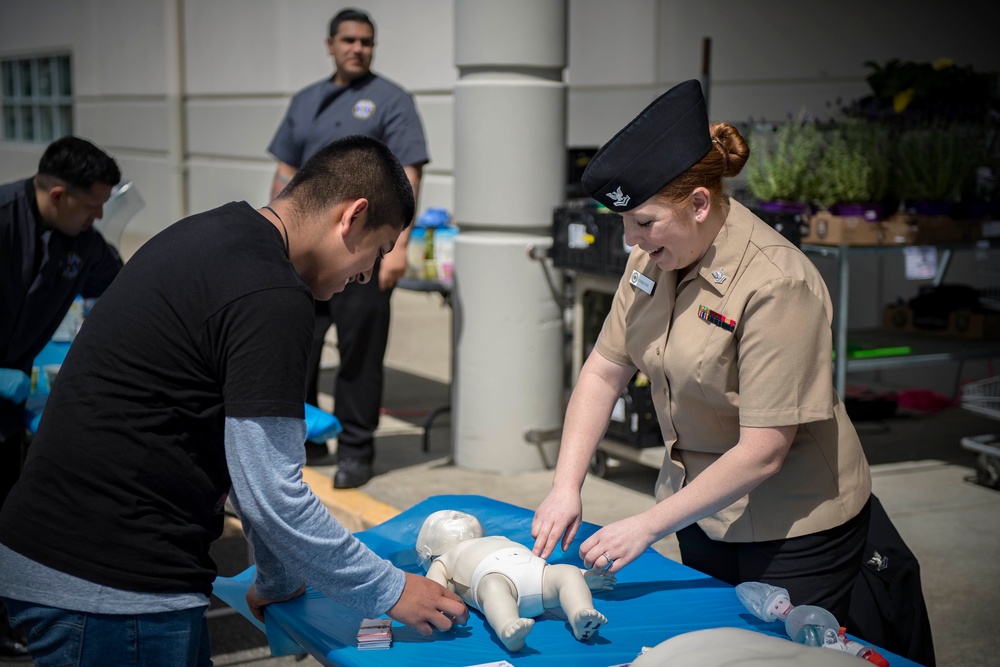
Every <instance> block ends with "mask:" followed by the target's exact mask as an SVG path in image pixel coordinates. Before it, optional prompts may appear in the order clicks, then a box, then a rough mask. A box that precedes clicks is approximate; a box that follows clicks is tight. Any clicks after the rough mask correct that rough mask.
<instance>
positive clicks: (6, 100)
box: [0, 54, 73, 144]
mask: <svg viewBox="0 0 1000 667" xmlns="http://www.w3.org/2000/svg"><path fill="white" fill-rule="evenodd" d="M0 68H2V71H0V76H2V80H3V81H2V89H0V91H2V100H3V138H4V141H23V142H28V143H36V144H47V143H49V142H51V141H52V140H54V139H58V138H59V137H64V136H66V135H67V134H73V76H72V70H71V66H70V57H69V56H68V55H63V54H48V55H41V56H30V57H21V58H4V59H2V60H0Z"/></svg>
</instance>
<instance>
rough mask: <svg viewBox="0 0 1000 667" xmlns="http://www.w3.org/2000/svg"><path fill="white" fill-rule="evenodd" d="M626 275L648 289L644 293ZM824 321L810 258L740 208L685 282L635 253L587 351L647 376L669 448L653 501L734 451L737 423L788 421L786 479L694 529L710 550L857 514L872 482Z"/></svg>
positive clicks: (827, 304) (813, 528)
mask: <svg viewBox="0 0 1000 667" xmlns="http://www.w3.org/2000/svg"><path fill="white" fill-rule="evenodd" d="M633 271H638V272H639V274H640V275H643V276H646V277H647V278H649V279H650V280H652V281H653V283H654V284H655V287H654V289H653V293H652V294H651V295H650V294H647V293H646V292H645V291H643V290H642V289H640V288H639V287H638V286H635V285H633V284H632V281H631V280H630V278H631V276H632V273H633ZM832 312H833V308H832V304H831V301H830V295H829V292H828V290H827V288H826V284H825V283H824V282H823V278H822V276H820V274H819V272H818V271H817V270H816V267H815V266H814V265H813V264H812V262H811V261H809V259H808V258H807V257H806V256H805V255H803V254H802V252H801V251H800V250H799V249H798V248H796V247H795V246H794V245H792V244H791V243H789V242H788V241H787V240H786V239H785V238H784V237H782V236H781V235H780V234H778V233H777V232H775V231H774V230H773V229H771V228H770V227H769V226H767V224H765V223H764V222H763V221H761V220H760V219H759V218H757V217H756V216H755V215H753V214H752V213H751V212H750V211H749V210H748V209H747V208H746V207H744V206H743V205H741V204H740V203H738V202H736V201H733V202H731V206H730V212H729V215H728V217H727V219H726V222H725V225H724V226H723V227H722V229H721V230H720V232H719V234H718V236H717V237H716V239H715V242H714V243H713V244H712V246H711V248H709V250H708V252H707V253H706V254H705V256H704V257H703V258H702V259H701V261H700V262H699V263H698V264H697V265H696V266H694V267H692V269H691V270H690V271H689V272H688V273H687V275H686V276H685V277H684V278H683V279H682V280H681V281H680V284H677V272H675V271H670V272H665V271H662V270H661V269H660V268H659V267H657V266H656V264H655V263H654V262H653V261H652V260H650V258H649V255H648V254H647V253H645V252H643V251H641V250H640V249H638V248H636V249H635V250H633V251H632V253H631V257H630V258H629V262H628V266H627V268H626V270H625V274H624V275H623V277H622V281H621V283H620V284H619V286H618V290H617V292H616V294H615V298H614V302H613V305H612V309H611V312H610V313H609V314H608V317H607V319H606V320H605V323H604V328H603V329H602V331H601V334H600V336H599V338H598V340H597V344H596V350H597V351H598V352H599V353H600V354H601V355H602V356H604V357H605V358H607V359H608V360H610V361H613V362H615V363H619V364H623V365H634V366H636V367H637V368H638V369H639V370H641V371H642V372H643V373H644V374H646V375H647V376H649V379H650V387H651V390H652V396H653V402H654V405H655V407H656V411H657V417H658V419H659V423H660V429H661V431H662V434H663V441H664V445H666V456H665V457H664V462H663V466H662V468H661V469H660V475H659V478H658V479H657V482H656V498H657V500H662V499H664V498H666V497H667V496H669V495H670V494H671V493H673V492H675V491H677V490H679V489H680V488H681V487H683V486H684V484H686V483H687V482H689V481H690V480H692V479H694V478H695V477H697V476H698V475H699V474H700V473H701V472H702V471H703V470H705V469H706V468H707V467H708V466H709V465H711V464H712V463H713V462H714V461H715V460H717V459H718V458H719V457H720V456H721V455H722V454H724V453H725V452H726V451H728V450H729V449H731V448H732V447H734V446H735V445H736V444H737V442H738V441H739V438H740V426H748V427H769V426H788V425H793V424H797V425H798V426H799V428H798V430H797V432H796V435H795V440H794V442H793V443H792V446H791V448H790V450H789V452H788V455H787V456H786V457H785V461H784V463H783V465H782V468H781V470H780V471H779V472H778V473H777V474H775V475H773V476H772V477H770V478H769V479H767V480H765V481H764V482H762V483H761V484H760V485H759V486H758V487H757V488H755V489H754V490H753V491H751V492H750V493H749V494H748V495H747V496H745V497H744V498H742V499H740V500H739V501H737V502H735V503H734V504H732V505H731V506H729V507H727V508H726V509H724V510H722V511H720V512H717V513H716V514H714V515H711V516H709V517H706V518H704V519H702V520H701V521H699V522H698V524H699V526H701V528H702V529H703V530H704V531H705V532H706V533H707V534H708V535H709V536H710V537H712V538H713V539H716V540H722V541H726V542H760V541H766V540H774V539H784V538H788V537H798V536H801V535H808V534H811V533H815V532H818V531H821V530H826V529H828V528H833V527H835V526H839V525H841V524H843V523H844V522H846V521H848V520H849V519H851V518H853V517H854V516H855V515H857V513H858V512H859V511H860V510H861V508H862V506H863V505H864V504H865V502H867V500H868V496H869V494H870V492H871V475H870V472H869V469H868V462H867V460H866V459H865V455H864V452H863V451H862V449H861V443H860V441H859V440H858V436H857V433H856V432H855V430H854V426H853V425H852V424H851V421H850V419H848V417H847V413H846V411H845V410H844V406H843V404H842V403H841V402H840V400H839V398H838V397H837V395H836V392H835V391H834V389H833V377H832V373H833V368H832V366H833V365H832V362H831V353H832V349H833V345H832V332H831V326H830V325H831V321H832Z"/></svg>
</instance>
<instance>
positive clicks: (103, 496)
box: [0, 202, 313, 593]
mask: <svg viewBox="0 0 1000 667" xmlns="http://www.w3.org/2000/svg"><path fill="white" fill-rule="evenodd" d="M312 329H313V297H312V293H311V292H310V291H309V289H308V288H307V287H306V285H305V283H304V282H303V281H302V279H301V278H300V277H299V276H298V274H296V273H295V270H294V268H293V267H292V264H291V262H290V261H289V259H288V257H287V254H286V250H285V246H284V239H283V237H282V235H281V233H280V232H279V231H278V230H277V229H275V227H274V226H273V225H272V224H271V223H270V222H268V221H267V220H266V219H265V218H264V217H263V216H261V215H260V214H258V213H257V212H256V211H254V210H253V208H252V207H250V205H248V204H247V203H245V202H240V203H230V204H227V205H225V206H222V207H220V208H218V209H215V210H213V211H209V212H207V213H202V214H199V215H195V216H192V217H190V218H187V219H185V220H181V221H180V222H178V223H176V224H174V225H172V226H171V227H169V228H167V229H166V230H164V231H163V232H162V233H160V234H158V235H157V236H155V237H154V238H153V239H151V240H150V241H149V242H147V243H146V244H145V245H144V246H143V247H142V248H140V250H139V251H138V252H137V253H136V254H135V256H134V257H133V258H132V259H131V260H130V261H129V262H128V264H126V266H125V268H124V269H123V270H122V272H121V274H120V275H119V278H118V280H116V281H115V282H114V284H113V285H112V286H111V288H110V289H108V291H107V292H106V293H105V294H104V296H103V297H102V298H101V300H100V301H99V302H98V303H97V305H96V306H95V307H94V310H93V311H92V312H91V314H90V316H89V317H88V318H87V321H86V322H85V324H84V326H83V328H82V329H81V331H80V333H79V335H78V336H77V338H76V340H75V341H74V343H73V346H72V347H71V348H70V351H69V354H68V355H67V357H66V360H65V363H64V364H63V366H62V369H61V370H60V373H59V378H58V380H57V381H56V383H55V386H54V388H53V391H52V395H51V396H50V398H49V401H48V403H47V405H46V407H45V411H44V414H43V417H42V421H41V424H40V426H39V429H38V433H37V435H36V436H35V438H34V441H33V442H32V445H31V448H30V451H29V455H28V460H27V462H26V465H25V468H24V472H23V473H22V475H21V481H20V483H19V484H18V485H17V486H16V487H15V489H14V491H13V493H12V494H11V495H10V497H9V498H8V500H7V502H6V503H5V504H4V507H3V511H2V513H0V542H2V543H3V544H5V545H7V546H8V547H10V548H11V549H13V550H15V551H17V552H19V553H21V554H23V555H24V556H27V557H28V558H31V559H33V560H35V561H37V562H39V563H42V564H43V565H47V566H49V567H52V568H54V569H57V570H60V571H62V572H66V573H68V574H71V575H74V576H77V577H81V578H83V579H86V580H88V581H92V582H96V583H99V584H104V585H107V586H111V587H114V588H119V589H123V590H134V591H148V592H191V591H199V592H204V593H208V592H210V591H211V582H212V580H213V579H214V578H215V574H216V569H215V565H214V563H213V562H212V560H211V559H210V558H209V555H208V549H209V545H210V544H211V542H212V541H213V540H214V539H216V538H217V537H218V536H219V535H220V534H221V530H222V519H223V505H224V502H225V498H226V495H227V493H228V491H229V487H230V479H229V472H228V469H227V466H226V458H225V447H224V429H225V418H226V417H227V416H228V417H267V416H281V417H292V418H299V419H301V418H303V401H304V397H305V369H306V359H307V357H308V354H309V348H310V346H311V344H312Z"/></svg>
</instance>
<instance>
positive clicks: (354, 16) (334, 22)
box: [330, 7, 375, 37]
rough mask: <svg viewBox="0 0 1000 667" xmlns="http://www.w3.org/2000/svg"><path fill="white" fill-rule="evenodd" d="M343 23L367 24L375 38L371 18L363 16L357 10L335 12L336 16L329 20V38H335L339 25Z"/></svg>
mask: <svg viewBox="0 0 1000 667" xmlns="http://www.w3.org/2000/svg"><path fill="white" fill-rule="evenodd" d="M344 21H357V22H358V23H367V24H368V25H370V26H371V27H372V37H374V36H375V24H374V23H373V22H372V20H371V17H369V16H368V14H365V13H364V12H363V11H361V10H359V9H351V8H350V7H348V8H347V9H341V10H340V11H339V12H337V15H336V16H334V17H333V18H332V19H330V37H336V36H337V31H338V30H340V24H341V23H343V22H344Z"/></svg>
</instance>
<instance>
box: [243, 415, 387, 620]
mask: <svg viewBox="0 0 1000 667" xmlns="http://www.w3.org/2000/svg"><path fill="white" fill-rule="evenodd" d="M305 436H306V427H305V422H304V421H302V420H299V419H292V418H289V417H260V418H255V419H241V418H235V417H229V418H227V419H226V461H227V462H228V464H229V474H230V477H231V478H232V483H233V486H232V494H231V495H232V500H233V506H234V507H235V508H236V511H237V513H238V514H239V516H240V519H241V520H242V521H243V525H244V529H245V530H246V533H247V538H248V539H249V540H250V541H251V544H252V545H253V548H254V560H255V561H256V564H257V582H256V586H257V590H258V593H259V594H260V595H262V596H264V597H275V598H276V597H283V596H285V595H289V594H291V593H293V592H295V590H296V589H297V588H298V587H299V586H300V585H301V583H302V581H305V582H307V583H308V584H309V585H310V586H312V587H313V588H315V589H316V590H318V591H319V592H321V593H323V594H324V595H326V596H327V597H329V598H330V599H332V600H335V601H336V602H339V603H340V604H343V605H345V606H347V607H350V608H352V609H354V610H355V611H357V612H358V613H360V614H362V615H364V616H366V617H374V616H379V615H381V614H384V613H385V612H387V611H388V610H389V609H390V608H391V607H392V606H393V605H394V604H396V602H397V600H399V596H400V595H401V594H402V592H403V585H404V583H405V577H406V575H405V574H404V573H403V571H402V570H399V569H398V568H396V567H395V566H393V565H392V564H391V563H390V562H389V561H387V560H384V559H382V558H380V557H379V556H378V555H377V554H375V553H374V552H372V551H371V550H370V549H369V548H368V547H366V546H365V545H364V544H362V543H361V541H360V540H358V539H357V538H356V537H354V536H353V535H351V533H350V532H349V531H348V530H347V529H346V528H344V527H343V526H342V525H340V523H339V522H337V520H336V519H334V518H333V516H332V515H331V514H330V512H329V511H328V510H327V509H326V507H324V506H323V504H322V503H321V502H320V501H319V498H317V497H316V496H315V494H313V492H312V490H311V489H310V488H309V486H308V485H307V484H306V483H305V482H303V481H302V466H303V465H304V464H305V448H304V447H303V443H304V441H305Z"/></svg>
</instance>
